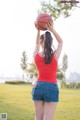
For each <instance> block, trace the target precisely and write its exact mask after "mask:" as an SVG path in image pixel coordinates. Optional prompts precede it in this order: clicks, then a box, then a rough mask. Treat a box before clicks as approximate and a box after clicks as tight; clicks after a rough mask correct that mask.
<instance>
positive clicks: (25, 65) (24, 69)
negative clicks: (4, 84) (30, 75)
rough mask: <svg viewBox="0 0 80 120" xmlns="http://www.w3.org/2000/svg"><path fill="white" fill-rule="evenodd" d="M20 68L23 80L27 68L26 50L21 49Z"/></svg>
mask: <svg viewBox="0 0 80 120" xmlns="http://www.w3.org/2000/svg"><path fill="white" fill-rule="evenodd" d="M20 65H21V68H22V70H23V80H24V73H25V72H26V69H27V55H26V51H23V53H22V58H21V64H20Z"/></svg>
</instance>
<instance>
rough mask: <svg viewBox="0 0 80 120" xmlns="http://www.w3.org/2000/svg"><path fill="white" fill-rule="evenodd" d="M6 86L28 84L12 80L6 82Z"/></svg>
mask: <svg viewBox="0 0 80 120" xmlns="http://www.w3.org/2000/svg"><path fill="white" fill-rule="evenodd" d="M5 84H14V85H15V84H26V82H24V81H20V80H10V81H5Z"/></svg>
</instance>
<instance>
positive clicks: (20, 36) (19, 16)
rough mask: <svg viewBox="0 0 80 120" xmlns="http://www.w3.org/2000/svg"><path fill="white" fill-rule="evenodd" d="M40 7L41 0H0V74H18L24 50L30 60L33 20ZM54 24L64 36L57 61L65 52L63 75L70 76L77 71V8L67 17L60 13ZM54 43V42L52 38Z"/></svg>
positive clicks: (79, 40)
mask: <svg viewBox="0 0 80 120" xmlns="http://www.w3.org/2000/svg"><path fill="white" fill-rule="evenodd" d="M39 8H40V0H29V1H27V0H0V76H14V75H19V74H21V72H22V70H21V66H20V63H21V57H22V52H23V51H24V50H25V51H26V53H27V57H28V62H32V60H33V58H32V53H33V50H34V47H35V40H36V33H37V30H36V29H35V26H34V21H35V20H36V17H37V10H38V9H39ZM53 19H54V18H53ZM54 28H55V30H56V31H57V32H58V33H59V34H60V36H61V37H62V39H63V49H62V53H61V56H60V58H59V61H58V63H59V64H61V62H62V57H63V55H64V53H66V54H67V55H68V69H67V71H66V75H67V76H69V74H70V73H71V72H78V73H80V66H79V65H80V9H79V8H78V9H76V10H74V11H72V15H71V17H69V18H66V19H65V18H64V17H63V16H61V17H60V18H59V19H58V20H56V21H54ZM42 32H43V31H41V33H42ZM53 38H54V36H53ZM53 44H54V45H55V47H56V46H57V43H56V40H55V38H54V40H53Z"/></svg>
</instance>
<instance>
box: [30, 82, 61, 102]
mask: <svg viewBox="0 0 80 120" xmlns="http://www.w3.org/2000/svg"><path fill="white" fill-rule="evenodd" d="M31 93H32V100H38V101H44V102H59V88H58V84H54V83H50V82H42V81H40V82H36V85H35V87H33V88H32V92H31Z"/></svg>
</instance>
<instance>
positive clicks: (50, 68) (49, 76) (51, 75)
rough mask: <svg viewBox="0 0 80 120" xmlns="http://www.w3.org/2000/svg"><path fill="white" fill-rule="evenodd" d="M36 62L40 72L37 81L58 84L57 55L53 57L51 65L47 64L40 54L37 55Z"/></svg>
mask: <svg viewBox="0 0 80 120" xmlns="http://www.w3.org/2000/svg"><path fill="white" fill-rule="evenodd" d="M34 61H35V65H36V68H37V70H38V77H37V81H45V82H52V83H57V79H56V73H57V67H58V63H57V60H56V56H55V55H53V56H52V61H51V63H50V64H45V63H44V59H43V57H42V56H41V55H40V54H39V53H38V54H36V56H35V59H34Z"/></svg>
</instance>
